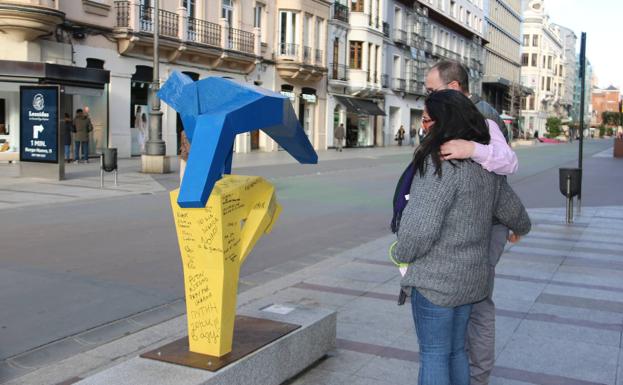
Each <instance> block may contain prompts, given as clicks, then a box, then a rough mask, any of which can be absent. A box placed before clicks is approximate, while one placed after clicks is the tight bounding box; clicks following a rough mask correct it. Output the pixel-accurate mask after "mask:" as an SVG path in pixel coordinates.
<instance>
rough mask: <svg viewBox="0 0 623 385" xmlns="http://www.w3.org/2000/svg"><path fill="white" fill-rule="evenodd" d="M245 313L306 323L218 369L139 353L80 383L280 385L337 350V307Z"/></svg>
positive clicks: (86, 384) (275, 307)
mask: <svg viewBox="0 0 623 385" xmlns="http://www.w3.org/2000/svg"><path fill="white" fill-rule="evenodd" d="M241 313H242V314H243V315H245V316H249V317H256V318H265V319H270V320H274V321H279V322H287V323H290V324H296V325H300V326H301V327H300V328H298V329H296V330H294V331H292V332H290V333H288V334H287V335H285V336H283V337H281V338H279V339H277V340H275V341H273V342H271V343H270V344H268V345H265V346H264V347H262V348H260V349H259V350H256V351H254V352H253V353H250V354H248V355H246V356H244V357H242V358H240V359H238V360H236V361H234V362H232V363H231V364H229V365H227V366H225V367H223V368H221V369H219V370H217V371H214V372H211V371H207V370H201V369H195V368H190V367H186V366H181V365H176V364H170V363H167V362H162V361H156V360H152V359H148V358H142V357H135V358H132V359H130V360H129V361H126V362H123V363H120V364H118V365H115V366H112V367H109V368H108V369H106V370H104V371H102V372H99V373H97V374H95V375H93V376H90V377H87V378H85V379H83V380H82V381H80V382H77V383H76V385H109V384H133V385H232V384H245V385H279V384H281V383H283V382H284V381H286V380H288V379H290V378H292V377H294V376H296V375H297V374H299V373H300V372H302V371H303V370H305V369H306V368H307V367H309V366H310V365H312V364H313V363H314V362H316V361H317V360H318V359H320V358H322V357H323V356H324V355H326V354H327V353H328V352H329V351H330V350H332V349H335V337H336V312H335V311H332V310H327V309H323V308H318V307H304V306H300V305H299V306H297V307H291V308H288V305H285V307H284V306H272V307H270V308H264V310H260V309H257V310H247V311H242V312H241ZM284 313H285V314H284Z"/></svg>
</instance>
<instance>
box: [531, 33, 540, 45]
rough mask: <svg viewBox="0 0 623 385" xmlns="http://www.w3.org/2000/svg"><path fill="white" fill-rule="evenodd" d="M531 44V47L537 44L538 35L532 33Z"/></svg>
mask: <svg viewBox="0 0 623 385" xmlns="http://www.w3.org/2000/svg"><path fill="white" fill-rule="evenodd" d="M532 46H533V47H538V46H539V35H532Z"/></svg>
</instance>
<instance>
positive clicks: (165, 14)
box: [139, 7, 178, 37]
mask: <svg viewBox="0 0 623 385" xmlns="http://www.w3.org/2000/svg"><path fill="white" fill-rule="evenodd" d="M139 9H140V13H139V20H140V28H141V31H142V32H151V33H154V11H155V9H154V8H153V7H140V8H139ZM158 28H159V30H160V34H161V35H163V36H169V37H177V36H178V34H177V28H178V16H177V13H174V12H169V11H165V10H164V9H159V10H158Z"/></svg>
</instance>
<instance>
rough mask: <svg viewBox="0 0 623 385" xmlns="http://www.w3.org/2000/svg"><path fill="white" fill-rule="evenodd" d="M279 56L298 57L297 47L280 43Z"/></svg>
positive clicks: (296, 45)
mask: <svg viewBox="0 0 623 385" xmlns="http://www.w3.org/2000/svg"><path fill="white" fill-rule="evenodd" d="M279 54H280V55H284V56H294V57H296V56H298V55H299V45H298V44H292V43H281V44H280V45H279Z"/></svg>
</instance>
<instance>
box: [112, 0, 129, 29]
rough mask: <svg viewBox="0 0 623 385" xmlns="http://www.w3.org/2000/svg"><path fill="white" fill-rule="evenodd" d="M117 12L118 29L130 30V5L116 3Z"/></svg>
mask: <svg viewBox="0 0 623 385" xmlns="http://www.w3.org/2000/svg"><path fill="white" fill-rule="evenodd" d="M115 10H116V11H117V27H119V28H128V27H129V26H130V3H129V2H127V1H116V2H115Z"/></svg>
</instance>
